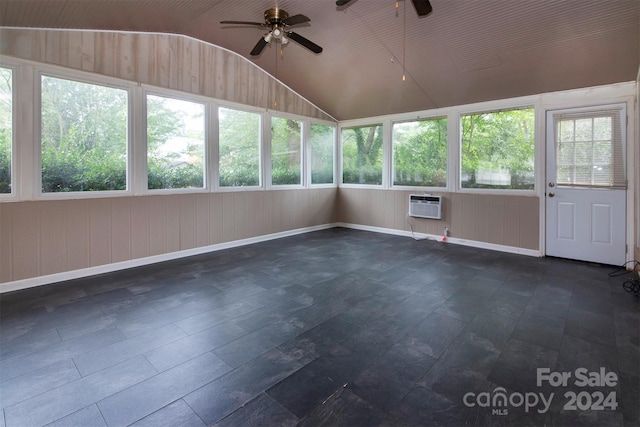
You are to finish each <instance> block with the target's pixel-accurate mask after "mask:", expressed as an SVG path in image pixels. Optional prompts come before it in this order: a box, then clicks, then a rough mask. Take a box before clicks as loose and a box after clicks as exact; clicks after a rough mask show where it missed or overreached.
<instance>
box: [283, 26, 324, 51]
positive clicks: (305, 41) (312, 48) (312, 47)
mask: <svg viewBox="0 0 640 427" xmlns="http://www.w3.org/2000/svg"><path fill="white" fill-rule="evenodd" d="M287 36H289V38H290V39H291V40H293V41H295V42H298V43H300V44H301V45H302V46H304V47H306V48H307V49H309V50H310V51H311V52H313V53H320V52H322V48H321V47H320V46H318V45H317V44H315V43H314V42H312V41H311V40H309V39H307V38H305V37H302V36H301V35H300V34H298V33H294V32H293V31H289V32H288V33H287Z"/></svg>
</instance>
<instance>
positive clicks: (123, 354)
mask: <svg viewBox="0 0 640 427" xmlns="http://www.w3.org/2000/svg"><path fill="white" fill-rule="evenodd" d="M611 271H612V268H611V267H600V266H594V265H590V264H584V263H578V262H571V261H563V260H557V259H537V258H531V257H525V256H518V255H511V254H505V253H499V252H491V251H485V250H479V249H474V248H468V247H461V246H454V245H448V244H443V243H439V242H434V241H414V240H412V239H410V238H406V237H398V236H389V235H384V234H375V233H369V232H363V231H354V230H347V229H340V228H337V229H331V230H325V231H320V232H314V233H308V234H304V235H299V236H295V237H290V238H285V239H280V240H274V241H270V242H265V243H260V244H255V245H251V246H245V247H242V248H236V249H232V250H227V251H222V252H217V253H211V254H207V255H201V256H197V257H192V258H188V259H182V260H177V261H172V262H167V263H162V264H156V265H153V266H146V267H142V268H137V269H132V270H128V271H123V272H117V273H112V274H107V275H102V276H99V277H92V278H86V279H81V280H75V281H72V282H67V283H61V284H56V285H51V286H44V287H39V288H33V289H28V290H23V291H19V292H13V293H8V294H3V295H2V296H1V297H0V298H1V310H2V311H1V316H2V323H1V330H0V331H1V341H0V345H1V347H0V349H1V351H0V402H1V408H2V409H1V411H2V412H1V413H0V427H1V426H5V425H6V426H21V427H24V426H41V425H78V426H103V425H108V426H125V425H131V424H133V425H136V426H159V425H170V426H191V425H193V426H196V425H197V426H202V425H220V426H253V425H273V426H286V425H301V426H318V425H349V426H351V425H363V426H376V425H382V426H391V425H454V426H459V425H518V426H519V425H543V424H546V425H554V426H555V425H598V426H601V425H616V426H621V425H624V426H631V425H638V424H639V423H640V418H639V412H640V409H639V407H640V405H639V402H640V391H639V389H640V384H639V377H640V360H639V355H640V350H639V348H640V344H639V342H640V304H639V299H638V298H637V297H635V296H634V295H632V294H629V293H626V292H624V290H623V289H622V286H621V284H622V281H623V277H615V278H610V277H608V273H610V272H611ZM544 368H546V369H547V370H548V373H549V374H550V378H551V379H552V380H554V381H555V380H556V379H557V378H558V377H559V376H560V375H562V373H566V374H565V376H566V375H569V377H568V378H567V382H566V385H562V384H557V383H554V382H550V381H548V380H543V381H542V382H541V383H540V385H538V380H539V379H542V378H541V377H542V376H541V375H540V378H539V375H538V372H539V370H541V369H544ZM581 368H583V369H584V372H583V371H582V370H580V369H581ZM602 371H604V372H605V373H606V378H604V379H603V378H600V377H601V375H600V374H601V372H602ZM540 372H542V371H540ZM584 376H586V377H588V378H589V379H592V380H593V381H594V382H593V384H592V385H585V386H582V387H581V386H580V381H581V380H582V377H584ZM605 379H606V380H607V381H608V382H603V381H604V380H605ZM576 381H578V384H576ZM572 393H573V394H572Z"/></svg>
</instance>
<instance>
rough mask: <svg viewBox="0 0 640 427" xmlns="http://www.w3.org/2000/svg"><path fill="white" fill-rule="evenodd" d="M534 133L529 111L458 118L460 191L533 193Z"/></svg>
mask: <svg viewBox="0 0 640 427" xmlns="http://www.w3.org/2000/svg"><path fill="white" fill-rule="evenodd" d="M534 130H535V112H534V109H533V108H526V109H517V110H508V111H496V112H488V113H479V114H467V115H464V116H462V117H461V132H462V138H461V141H462V142H461V145H460V151H461V152H460V158H461V161H462V168H461V184H462V187H463V188H500V189H518V190H531V189H533V187H534V153H535V144H534Z"/></svg>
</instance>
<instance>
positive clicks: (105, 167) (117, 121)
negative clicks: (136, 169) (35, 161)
mask: <svg viewBox="0 0 640 427" xmlns="http://www.w3.org/2000/svg"><path fill="white" fill-rule="evenodd" d="M41 89H42V93H41V94H42V97H41V102H42V104H41V123H42V134H41V140H42V191H43V192H45V193H46V192H65V191H104V190H125V189H126V186H127V113H128V108H127V102H128V100H127V99H128V94H127V91H126V90H123V89H116V88H112V87H106V86H100V85H95V84H88V83H81V82H76V81H71V80H64V79H59V78H54V77H48V76H42V88H41Z"/></svg>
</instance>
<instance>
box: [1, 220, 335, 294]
mask: <svg viewBox="0 0 640 427" xmlns="http://www.w3.org/2000/svg"><path fill="white" fill-rule="evenodd" d="M337 226H338V225H337V224H335V223H329V224H322V225H315V226H311V227H304V228H297V229H295V230H287V231H281V232H278V233H272V234H265V235H263V236H256V237H250V238H247V239H240V240H233V241H230V242H224V243H216V244H214V245H208V246H202V247H198V248H193V249H185V250H182V251H177V252H169V253H166V254H161V255H153V256H149V257H144V258H137V259H132V260H128V261H122V262H115V263H112V264H105V265H99V266H95V267H88V268H82V269H79V270H72V271H65V272H62V273H55V274H48V275H46V276H38V277H32V278H29V279H22V280H15V281H12V282H5V283H0V294H3V293H5V292H12V291H18V290H21V289H27V288H33V287H36V286H42V285H49V284H53V283H57V282H64V281H67V280H73V279H80V278H83V277H88V276H95V275H97V274H104V273H111V272H114V271H120V270H126V269H129V268H135V267H142V266H145V265H149V264H156V263H159V262H163V261H171V260H175V259H180V258H185V257H189V256H194V255H201V254H205V253H209V252H216V251H221V250H224V249H231V248H236V247H239V246H245V245H250V244H253V243H260V242H266V241H268V240H274V239H280V238H283V237H289V236H295V235H297V234H304V233H309V232H312V231H319V230H325V229H328V228H334V227H337Z"/></svg>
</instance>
